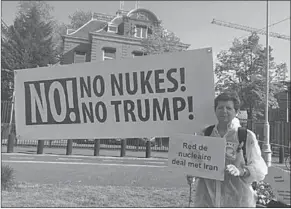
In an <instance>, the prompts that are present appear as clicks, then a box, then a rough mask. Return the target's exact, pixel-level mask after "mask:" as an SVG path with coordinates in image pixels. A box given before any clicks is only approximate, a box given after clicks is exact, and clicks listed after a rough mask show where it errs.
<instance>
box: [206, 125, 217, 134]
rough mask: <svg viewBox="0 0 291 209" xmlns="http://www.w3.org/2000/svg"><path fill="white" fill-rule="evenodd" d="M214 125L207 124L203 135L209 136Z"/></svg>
mask: <svg viewBox="0 0 291 209" xmlns="http://www.w3.org/2000/svg"><path fill="white" fill-rule="evenodd" d="M214 127H215V125H212V126H208V127H207V128H206V129H205V131H204V136H210V135H211V134H212V131H213V129H214Z"/></svg>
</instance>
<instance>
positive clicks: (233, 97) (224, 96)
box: [214, 92, 240, 111]
mask: <svg viewBox="0 0 291 209" xmlns="http://www.w3.org/2000/svg"><path fill="white" fill-rule="evenodd" d="M219 101H233V105H234V109H235V111H238V110H239V108H240V99H239V97H238V95H237V93H235V92H224V93H221V94H219V95H218V96H217V97H216V98H215V100H214V110H216V107H217V105H218V102H219Z"/></svg>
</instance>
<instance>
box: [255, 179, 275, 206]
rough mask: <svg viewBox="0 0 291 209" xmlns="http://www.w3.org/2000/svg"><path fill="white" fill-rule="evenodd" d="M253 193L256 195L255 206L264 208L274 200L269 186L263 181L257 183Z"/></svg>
mask: <svg viewBox="0 0 291 209" xmlns="http://www.w3.org/2000/svg"><path fill="white" fill-rule="evenodd" d="M255 192H256V195H257V204H261V205H264V206H266V205H267V204H268V203H269V202H270V201H271V200H273V199H275V195H274V193H273V191H272V188H271V186H270V184H268V183H266V182H264V181H260V182H258V183H257V185H256V187H255Z"/></svg>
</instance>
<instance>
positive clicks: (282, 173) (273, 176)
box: [264, 166, 291, 205]
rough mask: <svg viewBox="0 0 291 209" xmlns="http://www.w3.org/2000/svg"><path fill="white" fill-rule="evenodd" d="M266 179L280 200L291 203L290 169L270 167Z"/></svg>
mask: <svg viewBox="0 0 291 209" xmlns="http://www.w3.org/2000/svg"><path fill="white" fill-rule="evenodd" d="M264 181H265V182H267V183H269V184H270V186H271V187H272V191H273V193H274V195H275V197H276V198H277V200H278V201H280V202H282V203H284V204H287V205H290V201H291V193H290V183H291V182H290V171H286V170H283V169H281V168H278V167H275V166H271V167H269V168H268V175H266V177H265V179H264Z"/></svg>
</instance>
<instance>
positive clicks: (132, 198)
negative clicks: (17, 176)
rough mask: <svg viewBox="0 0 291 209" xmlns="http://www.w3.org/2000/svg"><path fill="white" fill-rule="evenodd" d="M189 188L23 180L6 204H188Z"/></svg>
mask: <svg viewBox="0 0 291 209" xmlns="http://www.w3.org/2000/svg"><path fill="white" fill-rule="evenodd" d="M188 198H189V188H188V187H184V188H155V187H147V188H145V187H136V186H83V185H70V184H30V183H19V184H18V185H16V186H15V187H14V188H13V189H12V190H11V191H2V207H5V208H6V207H13V208H15V207H17V208H20V207H29V208H35V207H38V208H43V207H45V208H48V207H53V208H56V207H58V208H59V207H157V208H159V207H188Z"/></svg>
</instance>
